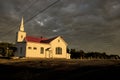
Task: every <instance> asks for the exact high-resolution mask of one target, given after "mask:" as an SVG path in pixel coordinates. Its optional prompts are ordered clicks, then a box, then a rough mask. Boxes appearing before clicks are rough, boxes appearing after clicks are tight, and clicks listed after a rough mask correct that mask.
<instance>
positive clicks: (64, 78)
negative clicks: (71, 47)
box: [0, 59, 120, 80]
mask: <svg viewBox="0 0 120 80" xmlns="http://www.w3.org/2000/svg"><path fill="white" fill-rule="evenodd" d="M119 77H120V60H79V59H71V60H66V59H0V80H105V79H111V80H115V79H119Z"/></svg>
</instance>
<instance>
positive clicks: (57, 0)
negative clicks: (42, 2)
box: [25, 0, 60, 24]
mask: <svg viewBox="0 0 120 80" xmlns="http://www.w3.org/2000/svg"><path fill="white" fill-rule="evenodd" d="M59 1H60V0H56V1H55V2H53V3H52V4H50V5H48V6H47V7H46V8H44V9H43V10H41V11H39V12H38V13H36V14H35V15H33V16H32V17H31V18H29V19H28V20H26V21H25V24H26V23H28V22H29V21H31V20H32V19H34V18H35V17H36V16H38V15H39V14H40V13H43V12H44V11H46V10H47V9H49V8H50V7H52V6H53V5H54V4H56V3H58V2H59Z"/></svg>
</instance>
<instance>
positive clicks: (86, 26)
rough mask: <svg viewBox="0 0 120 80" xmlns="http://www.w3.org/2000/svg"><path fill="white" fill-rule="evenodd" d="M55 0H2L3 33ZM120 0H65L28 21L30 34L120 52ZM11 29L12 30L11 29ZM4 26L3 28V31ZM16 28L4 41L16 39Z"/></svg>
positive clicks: (81, 46)
mask: <svg viewBox="0 0 120 80" xmlns="http://www.w3.org/2000/svg"><path fill="white" fill-rule="evenodd" d="M54 1H55V0H1V1H0V16H1V18H0V34H4V33H6V31H9V29H10V28H14V27H16V26H18V25H19V24H20V19H21V17H22V16H24V18H25V20H28V19H30V18H31V17H32V16H33V15H35V14H37V13H39V11H41V10H43V9H44V8H45V7H47V6H48V5H50V4H51V3H53V2H54ZM119 26H120V1H119V0H61V1H60V2H58V3H56V4H55V5H53V6H52V7H50V8H49V9H47V10H46V11H44V12H43V13H40V14H39V15H37V16H36V17H35V18H34V19H32V20H30V21H29V22H28V23H26V24H25V30H26V31H27V33H28V35H34V36H46V37H51V36H56V35H62V36H63V37H64V38H65V40H66V41H67V42H68V44H69V46H70V47H73V48H78V49H83V50H85V51H101V52H108V53H115V54H120V53H119V52H120V48H119V47H120V46H119V45H120V42H119V41H120V38H119V34H120V27H119ZM8 28H9V29H8ZM1 29H2V30H1ZM16 31H17V29H15V30H14V31H13V32H11V33H9V34H10V35H14V36H13V39H12V40H11V39H10V37H9V35H7V36H6V37H4V38H3V40H9V41H14V39H15V32H16Z"/></svg>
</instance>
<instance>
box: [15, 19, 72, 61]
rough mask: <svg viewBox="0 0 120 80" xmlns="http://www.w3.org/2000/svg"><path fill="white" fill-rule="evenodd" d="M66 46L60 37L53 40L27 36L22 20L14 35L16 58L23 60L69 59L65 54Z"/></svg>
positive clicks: (67, 54) (68, 55)
mask: <svg viewBox="0 0 120 80" xmlns="http://www.w3.org/2000/svg"><path fill="white" fill-rule="evenodd" d="M67 46H68V44H67V43H66V42H65V40H64V39H63V38H62V37H61V36H56V37H53V38H49V39H48V38H44V37H40V38H38V37H33V36H27V34H26V32H25V31H24V21H23V18H22V21H21V25H20V28H19V31H18V32H17V35H16V47H17V52H16V54H15V56H16V57H25V58H65V59H70V54H69V53H67Z"/></svg>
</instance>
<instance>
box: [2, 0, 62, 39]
mask: <svg viewBox="0 0 120 80" xmlns="http://www.w3.org/2000/svg"><path fill="white" fill-rule="evenodd" d="M59 1H60V0H57V1H55V2H53V3H52V4H50V5H48V6H47V7H45V8H44V9H43V10H41V11H39V12H38V13H36V14H35V15H33V16H32V17H31V18H29V19H28V20H26V21H25V22H24V24H26V23H28V22H29V21H31V20H32V19H34V18H35V17H36V16H37V15H39V14H40V13H43V12H44V11H45V10H47V9H49V8H50V7H52V6H53V5H54V4H56V3H58V2H59ZM17 28H18V27H14V28H12V29H11V30H10V31H8V32H7V33H6V34H4V35H2V36H3V37H1V38H4V37H5V36H7V35H8V34H9V33H11V32H12V31H14V30H15V29H17Z"/></svg>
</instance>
